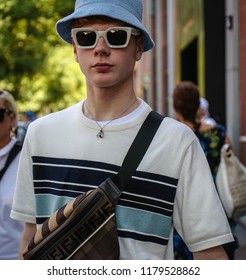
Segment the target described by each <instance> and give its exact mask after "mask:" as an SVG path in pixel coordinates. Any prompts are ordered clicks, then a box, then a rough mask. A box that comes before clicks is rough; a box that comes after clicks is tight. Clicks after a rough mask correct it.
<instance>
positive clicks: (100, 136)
mask: <svg viewBox="0 0 246 280" xmlns="http://www.w3.org/2000/svg"><path fill="white" fill-rule="evenodd" d="M97 137H98V138H101V139H102V138H103V137H104V132H103V130H102V129H100V131H99V132H98V133H97Z"/></svg>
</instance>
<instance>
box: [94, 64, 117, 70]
mask: <svg viewBox="0 0 246 280" xmlns="http://www.w3.org/2000/svg"><path fill="white" fill-rule="evenodd" d="M112 67H113V65H111V64H108V63H96V64H94V65H93V68H95V69H96V70H97V71H108V70H110V69H111V68H112Z"/></svg>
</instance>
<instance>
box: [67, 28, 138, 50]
mask: <svg viewBox="0 0 246 280" xmlns="http://www.w3.org/2000/svg"><path fill="white" fill-rule="evenodd" d="M71 33H72V38H73V40H74V42H75V43H76V45H77V46H78V48H80V49H93V48H94V47H95V46H96V44H97V42H98V40H99V38H100V37H103V38H104V40H105V42H106V43H107V45H108V46H109V47H110V48H115V49H118V48H125V47H127V45H128V43H129V41H130V37H131V35H134V36H139V35H140V34H141V33H140V30H138V29H136V28H132V27H120V26H119V27H110V28H108V29H106V30H104V31H97V30H95V29H92V28H82V27H81V28H74V29H72V31H71Z"/></svg>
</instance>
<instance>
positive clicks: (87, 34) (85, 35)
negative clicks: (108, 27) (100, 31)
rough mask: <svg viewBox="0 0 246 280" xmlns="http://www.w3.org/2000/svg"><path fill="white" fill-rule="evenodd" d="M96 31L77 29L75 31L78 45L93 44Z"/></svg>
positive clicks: (88, 45) (86, 45)
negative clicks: (77, 30)
mask: <svg viewBox="0 0 246 280" xmlns="http://www.w3.org/2000/svg"><path fill="white" fill-rule="evenodd" d="M96 37H97V35H96V33H95V32H93V31H79V32H77V33H76V39H77V42H78V45H79V46H81V47H90V46H93V45H94V44H95V42H96Z"/></svg>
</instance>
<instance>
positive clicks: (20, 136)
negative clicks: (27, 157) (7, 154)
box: [15, 110, 36, 144]
mask: <svg viewBox="0 0 246 280" xmlns="http://www.w3.org/2000/svg"><path fill="white" fill-rule="evenodd" d="M35 119H36V116H35V114H34V113H33V112H32V111H31V110H29V111H25V112H24V113H23V118H22V120H21V121H19V122H18V123H17V128H16V132H15V134H16V138H17V140H18V142H20V143H21V144H23V142H24V139H25V136H26V132H27V129H28V126H29V124H30V123H31V122H33V121H34V120H35Z"/></svg>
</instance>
